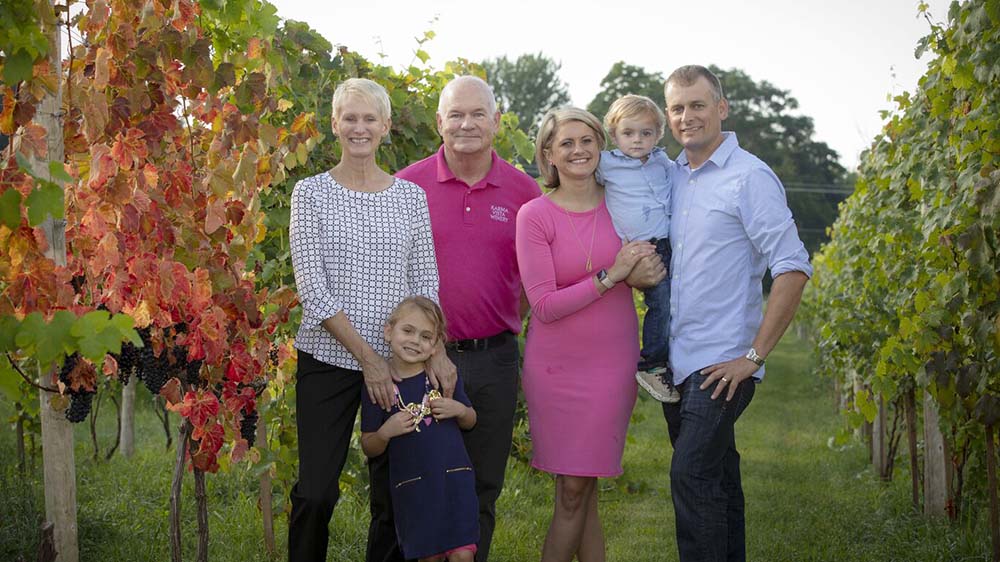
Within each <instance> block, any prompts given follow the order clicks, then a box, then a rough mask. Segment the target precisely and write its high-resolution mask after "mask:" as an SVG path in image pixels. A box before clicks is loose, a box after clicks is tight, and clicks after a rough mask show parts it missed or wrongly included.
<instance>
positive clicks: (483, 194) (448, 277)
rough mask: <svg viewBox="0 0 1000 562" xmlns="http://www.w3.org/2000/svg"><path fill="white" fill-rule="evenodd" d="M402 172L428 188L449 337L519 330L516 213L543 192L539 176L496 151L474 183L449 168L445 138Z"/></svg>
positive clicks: (469, 337)
mask: <svg viewBox="0 0 1000 562" xmlns="http://www.w3.org/2000/svg"><path fill="white" fill-rule="evenodd" d="M396 176H397V177H400V178H403V179H406V180H409V181H412V182H413V183H415V184H417V185H419V186H420V187H422V188H423V189H424V191H425V192H426V193H427V206H428V207H429V208H430V213H431V230H432V232H433V233H434V250H435V252H436V254H437V265H438V273H439V275H440V277H441V286H440V289H439V291H438V295H439V297H440V299H441V309H442V310H443V311H444V317H445V320H446V321H447V323H448V339H450V340H464V339H471V338H485V337H489V336H492V335H495V334H498V333H500V332H502V331H504V330H509V331H511V332H514V333H515V334H516V333H519V332H520V331H521V317H520V314H519V312H520V311H519V308H520V303H521V275H520V273H519V272H518V269H517V256H516V254H515V251H514V223H515V220H514V219H515V217H516V216H517V211H518V209H520V208H521V205H523V204H524V203H526V202H528V201H530V200H532V199H534V198H535V197H538V196H539V195H541V190H540V189H539V188H538V184H537V183H536V182H535V180H534V179H532V178H531V176H529V175H527V174H525V173H524V172H522V171H520V170H518V169H517V168H515V167H514V166H512V165H510V164H508V163H507V162H505V161H504V160H502V159H501V158H500V157H499V156H497V153H496V152H495V151H494V152H493V164H492V165H491V166H490V171H489V173H488V174H486V177H485V178H483V179H482V180H481V181H479V182H478V183H476V184H475V185H472V186H470V185H468V184H466V183H465V182H464V181H462V180H460V179H458V178H456V177H455V174H453V173H452V171H451V170H450V169H449V168H448V164H447V163H446V162H445V159H444V146H442V147H441V148H440V149H439V150H438V151H437V153H436V154H434V155H432V156H429V157H427V158H425V159H423V160H421V161H419V162H417V163H415V164H412V165H410V166H407V167H406V168H405V169H403V170H401V171H400V172H399V173H397V174H396Z"/></svg>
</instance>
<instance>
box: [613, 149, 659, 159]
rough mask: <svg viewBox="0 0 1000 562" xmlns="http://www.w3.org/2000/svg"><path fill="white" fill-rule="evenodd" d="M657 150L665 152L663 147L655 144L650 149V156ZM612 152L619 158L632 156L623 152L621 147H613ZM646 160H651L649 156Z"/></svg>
mask: <svg viewBox="0 0 1000 562" xmlns="http://www.w3.org/2000/svg"><path fill="white" fill-rule="evenodd" d="M657 152H663V148H662V147H659V146H654V147H653V150H651V151H649V156H650V158H652V157H653V156H654V155H655V154H656V153H657ZM611 154H614V155H615V156H617V157H618V158H632V157H631V156H629V155H627V154H625V153H624V152H622V149H620V148H615V149H612V150H611ZM646 161H647V162H649V158H647V159H646Z"/></svg>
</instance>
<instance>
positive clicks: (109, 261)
mask: <svg viewBox="0 0 1000 562" xmlns="http://www.w3.org/2000/svg"><path fill="white" fill-rule="evenodd" d="M121 256H122V254H121V250H120V249H119V248H118V238H117V237H116V236H115V234H114V233H113V232H108V233H106V234H105V235H104V237H103V238H101V242H100V243H99V244H98V245H97V248H96V249H95V252H94V255H93V256H92V257H91V268H92V270H93V271H94V272H104V271H105V270H110V269H113V268H116V267H118V264H119V263H121Z"/></svg>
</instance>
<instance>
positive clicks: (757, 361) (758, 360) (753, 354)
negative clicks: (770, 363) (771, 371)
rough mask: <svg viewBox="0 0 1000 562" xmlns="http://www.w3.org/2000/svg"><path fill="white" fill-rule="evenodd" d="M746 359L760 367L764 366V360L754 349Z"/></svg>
mask: <svg viewBox="0 0 1000 562" xmlns="http://www.w3.org/2000/svg"><path fill="white" fill-rule="evenodd" d="M746 358H747V359H749V360H751V361H753V362H754V364H756V365H757V366H758V367H763V366H764V358H763V357H761V356H760V355H758V354H757V350H756V349H754V348H752V347H751V348H750V351H748V352H747V354H746Z"/></svg>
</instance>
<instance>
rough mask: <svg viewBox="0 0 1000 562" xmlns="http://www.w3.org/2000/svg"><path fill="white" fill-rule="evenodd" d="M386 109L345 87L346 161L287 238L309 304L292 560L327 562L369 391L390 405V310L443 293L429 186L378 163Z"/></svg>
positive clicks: (318, 179) (298, 197)
mask: <svg viewBox="0 0 1000 562" xmlns="http://www.w3.org/2000/svg"><path fill="white" fill-rule="evenodd" d="M389 111H390V108H389V96H388V95H387V94H386V91H385V90H384V89H383V88H382V87H381V86H379V85H378V84H376V83H375V82H372V81H371V80H366V79H358V78H353V79H350V80H347V81H345V82H344V83H342V84H340V85H339V86H338V87H337V90H336V91H335V92H334V94H333V118H332V125H333V132H334V134H336V135H337V137H338V138H339V139H340V146H341V148H342V151H343V154H342V155H341V159H340V162H339V163H338V164H337V165H336V166H334V168H333V169H332V170H329V171H327V172H323V173H322V174H318V175H315V176H312V177H309V178H305V179H303V180H301V181H299V182H298V183H297V184H296V185H295V189H294V191H293V192H292V216H291V224H290V226H289V238H290V241H291V248H292V266H293V268H294V270H295V284H296V286H297V289H298V293H299V300H300V301H301V302H302V309H303V311H302V324H301V326H299V331H298V335H297V336H296V338H295V347H296V348H297V349H298V372H297V380H296V384H295V395H296V397H295V406H296V418H297V424H298V437H299V480H298V482H297V483H296V484H295V487H294V488H293V489H292V493H291V500H292V513H291V516H290V519H289V524H288V554H289V559H290V560H292V561H306V560H308V561H313V560H315V561H322V560H326V549H327V540H328V531H327V526H328V524H329V522H330V516H331V515H332V514H333V508H334V506H335V505H336V503H337V499H338V498H339V497H340V490H339V487H338V481H339V479H340V473H341V471H342V470H343V468H344V461H345V460H346V458H347V452H348V448H349V446H350V442H351V432H352V431H353V429H354V420H355V418H356V417H357V413H358V407H359V405H360V401H361V399H362V396H364V399H366V400H371V401H372V402H375V403H378V405H379V406H381V407H382V408H386V409H388V408H389V407H390V406H391V404H392V401H393V397H394V396H393V379H392V377H391V376H390V372H389V367H388V364H387V363H386V360H385V359H384V358H385V357H388V354H389V349H388V346H387V344H386V343H385V339H384V338H383V333H382V332H383V326H384V325H385V321H386V319H387V318H388V317H389V313H390V312H391V311H392V309H393V307H395V306H396V304H398V303H399V302H400V301H401V300H402V299H403V298H404V297H407V296H410V295H422V296H426V297H429V298H431V299H433V300H435V301H436V300H437V292H438V274H437V264H436V261H435V256H434V242H433V239H432V237H431V226H430V216H429V214H428V211H427V200H426V198H425V196H424V192H423V190H422V189H420V187H418V186H417V185H415V184H413V183H410V182H408V181H406V180H401V179H398V178H395V177H393V176H390V175H389V174H387V173H385V172H384V171H382V169H381V168H379V167H378V165H377V164H376V162H375V153H376V150H377V148H378V146H379V143H380V142H381V140H382V138H383V137H384V136H385V135H386V134H387V133H388V132H389ZM440 355H444V353H443V351H441V352H440Z"/></svg>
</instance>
